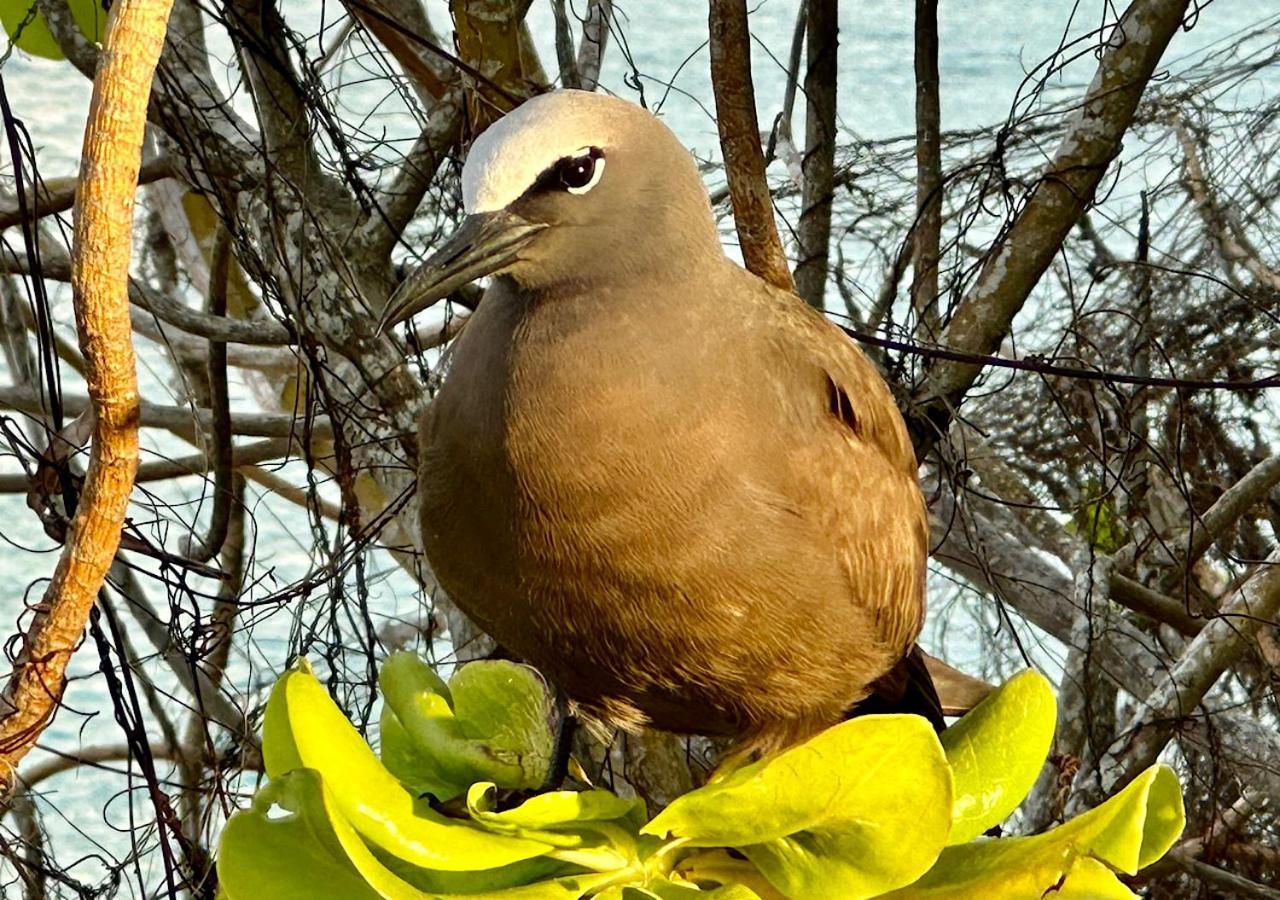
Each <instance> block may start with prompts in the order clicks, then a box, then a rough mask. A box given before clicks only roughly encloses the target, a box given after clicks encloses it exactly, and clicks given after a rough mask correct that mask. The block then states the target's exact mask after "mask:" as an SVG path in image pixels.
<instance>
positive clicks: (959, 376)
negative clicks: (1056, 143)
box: [907, 0, 1189, 457]
mask: <svg viewBox="0 0 1280 900" xmlns="http://www.w3.org/2000/svg"><path fill="white" fill-rule="evenodd" d="M1188 3H1189V0H1133V2H1132V3H1131V4H1130V5H1129V8H1128V9H1126V10H1125V12H1124V14H1123V15H1122V16H1121V17H1120V21H1118V22H1117V23H1116V25H1115V27H1114V28H1113V29H1112V31H1111V35H1110V37H1109V39H1108V40H1107V44H1106V52H1105V53H1104V54H1103V56H1102V60H1101V62H1100V63H1099V65H1098V70H1097V74H1096V75H1095V76H1094V79H1093V83H1092V84H1091V85H1090V86H1089V90H1088V93H1087V95H1086V96H1085V98H1084V102H1083V104H1082V106H1081V108H1080V110H1079V112H1078V113H1077V116H1076V119H1075V122H1074V123H1073V125H1072V126H1071V127H1070V129H1069V130H1068V132H1067V135H1066V137H1065V138H1064V139H1063V141H1062V144H1061V146H1060V147H1059V148H1058V152H1057V154H1056V155H1055V156H1054V158H1053V160H1052V161H1051V162H1050V163H1049V165H1048V166H1047V167H1046V169H1045V171H1044V172H1043V174H1042V175H1041V178H1040V180H1039V181H1038V182H1037V183H1036V186H1035V188H1034V190H1033V191H1032V192H1031V195H1030V196H1029V197H1028V198H1027V200H1026V203H1025V205H1024V206H1023V208H1022V211H1021V212H1020V213H1019V214H1018V216H1017V218H1016V219H1014V222H1013V224H1012V225H1011V226H1010V227H1009V229H1008V231H1007V232H1006V233H1005V234H1004V235H1003V237H1002V239H1001V240H1000V241H999V242H997V244H996V245H995V246H994V247H993V248H992V249H991V252H990V254H989V255H988V258H987V262H986V264H985V265H984V266H983V267H982V270H981V272H980V273H979V274H978V278H977V281H976V283H975V284H974V285H973V287H972V288H971V289H970V290H969V292H968V294H967V295H966V296H965V298H964V300H963V301H962V302H961V303H960V306H959V308H958V309H957V310H956V312H955V315H954V316H952V318H951V321H950V323H949V324H948V325H947V329H946V332H945V334H944V335H943V342H944V343H945V344H946V345H947V346H948V347H949V348H951V349H953V350H961V351H964V352H973V353H981V354H989V353H992V352H994V351H995V350H996V349H997V348H998V347H999V345H1000V341H1001V340H1002V339H1003V338H1004V336H1005V335H1006V334H1007V333H1008V331H1009V326H1010V324H1011V323H1012V322H1013V317H1014V316H1015V315H1017V313H1018V311H1019V310H1020V309H1022V305H1023V303H1025V302H1026V299H1027V297H1028V296H1030V294H1031V291H1032V289H1033V288H1034V287H1035V286H1036V284H1037V282H1039V280H1040V276H1041V275H1043V274H1044V272H1045V270H1046V269H1047V268H1048V267H1049V263H1050V262H1051V261H1052V260H1053V257H1054V255H1055V254H1056V253H1057V252H1058V250H1059V249H1060V248H1061V246H1062V241H1063V239H1064V238H1065V237H1066V236H1067V234H1068V233H1069V232H1070V231H1071V229H1072V227H1074V226H1075V224H1076V222H1078V221H1079V219H1080V216H1081V215H1082V214H1083V213H1084V211H1085V209H1086V208H1087V207H1088V205H1089V204H1090V203H1091V202H1092V201H1093V195H1094V191H1095V190H1096V189H1097V187H1098V184H1099V183H1100V182H1101V180H1102V176H1103V175H1104V174H1105V173H1106V170H1107V168H1108V166H1110V164H1111V161H1112V160H1113V159H1115V157H1116V155H1117V154H1118V153H1119V152H1120V142H1121V139H1122V138H1123V137H1124V134H1125V132H1126V131H1127V130H1128V128H1129V125H1130V124H1131V123H1132V122H1133V116H1134V112H1135V111H1136V110H1137V107H1138V101H1139V100H1140V99H1141V98H1142V92H1143V90H1144V89H1145V88H1146V86H1147V82H1148V81H1150V79H1151V76H1152V74H1153V73H1154V72H1155V69H1156V66H1157V65H1158V64H1159V62H1160V57H1161V56H1162V55H1163V54H1164V50H1165V47H1167V46H1168V44H1169V41H1170V39H1171V38H1172V37H1173V35H1174V34H1175V33H1176V32H1177V30H1178V29H1179V27H1181V25H1182V18H1183V16H1184V15H1185V14H1186V10H1187V5H1188ZM981 373H982V368H981V366H978V365H975V364H972V363H961V362H954V361H939V362H938V363H936V364H935V365H932V366H930V367H929V370H928V374H927V376H926V378H925V381H924V383H923V384H921V385H920V386H919V387H918V388H917V389H916V391H915V395H914V398H913V405H912V408H911V410H910V411H909V414H908V417H907V424H908V427H909V429H910V430H911V433H912V439H913V442H914V443H915V446H916V455H917V456H919V457H923V455H924V454H925V452H927V450H928V449H929V448H930V447H932V446H933V444H934V443H935V442H936V441H937V439H938V437H939V436H940V435H943V434H945V433H946V427H947V423H948V422H949V421H950V419H951V417H952V415H953V412H954V410H955V409H956V408H958V407H959V406H960V404H961V402H962V401H963V400H964V395H965V393H966V392H967V391H968V390H969V387H970V386H971V385H972V384H973V383H974V381H975V380H977V378H978V376H979V375H980V374H981Z"/></svg>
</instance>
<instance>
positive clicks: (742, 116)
mask: <svg viewBox="0 0 1280 900" xmlns="http://www.w3.org/2000/svg"><path fill="white" fill-rule="evenodd" d="M708 27H709V31H710V36H711V85H712V88H713V90H714V92H715V97H716V125H717V127H718V128H719V130H720V148H721V151H722V152H723V154H724V166H725V175H726V176H727V177H728V181H729V198H730V200H731V201H732V203H733V218H734V224H735V225H736V227H737V230H738V241H739V243H740V244H741V247H742V258H743V260H744V261H745V262H746V264H747V268H748V269H750V270H751V271H752V272H754V273H755V274H756V275H759V276H760V277H761V278H763V279H764V280H765V281H767V282H769V283H770V284H772V285H774V286H776V287H779V288H782V289H783V290H785V291H794V290H795V282H794V281H792V279H791V270H790V269H789V268H788V267H787V257H786V254H785V253H784V252H783V250H782V241H781V239H780V238H779V237H778V228H777V225H776V223H775V222H774V220H773V200H772V198H771V197H770V196H769V182H768V180H767V179H766V177H765V165H764V149H763V148H762V147H761V146H760V126H759V124H758V122H757V121H756V92H755V86H754V85H753V84H752V82H751V33H750V31H749V29H748V27H747V3H746V0H711V15H710V19H709V21H708Z"/></svg>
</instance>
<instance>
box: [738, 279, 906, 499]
mask: <svg viewBox="0 0 1280 900" xmlns="http://www.w3.org/2000/svg"><path fill="white" fill-rule="evenodd" d="M739 280H740V282H741V286H740V288H739V293H740V294H741V295H742V297H743V300H744V303H743V305H742V306H743V322H744V325H743V327H744V328H745V329H746V330H747V331H749V332H750V333H751V340H752V342H753V343H755V344H756V346H757V352H761V353H764V354H765V355H767V356H768V357H770V358H771V360H772V365H771V366H770V369H771V371H772V372H773V375H774V377H775V378H777V379H780V381H781V384H780V389H781V390H782V391H783V393H784V396H787V397H790V398H792V400H793V402H795V403H798V404H803V405H804V406H806V407H808V408H812V407H814V406H815V405H816V406H817V407H818V408H819V409H820V411H821V412H822V414H823V415H825V417H826V418H829V419H830V418H834V419H836V420H838V421H839V422H840V423H841V424H843V425H844V426H845V427H846V428H847V429H848V430H849V431H850V432H852V434H853V435H854V436H855V437H857V438H858V439H859V440H860V441H862V442H863V443H865V444H867V445H869V447H871V448H874V449H875V450H876V451H877V452H878V453H879V454H880V455H882V456H883V457H884V459H885V461H886V462H888V463H889V464H890V465H891V466H892V467H893V468H895V469H898V470H899V471H902V472H905V473H909V474H910V475H911V477H912V478H914V477H915V469H916V463H915V454H914V451H913V450H912V447H911V441H910V438H909V436H908V434H907V430H906V425H905V423H904V422H903V419H902V414H901V413H900V412H899V410H898V406H897V403H896V401H895V400H894V396H893V393H892V391H891V390H890V388H889V385H888V383H887V382H886V380H885V378H884V376H883V375H882V374H881V372H880V371H879V369H878V368H877V367H876V366H875V364H874V363H872V362H871V360H870V359H868V358H867V356H866V354H864V353H863V352H862V350H861V349H859V347H858V345H857V344H855V343H854V342H853V340H852V339H851V338H850V337H849V336H848V335H847V334H845V332H844V331H843V330H841V329H840V328H839V327H838V326H836V325H835V324H834V323H832V322H831V321H830V320H828V319H827V318H826V316H824V315H823V314H822V313H821V312H820V311H818V310H816V309H814V308H813V307H811V306H809V304H807V303H805V302H804V301H803V300H801V299H800V298H799V297H797V296H796V295H795V294H792V293H790V292H787V291H783V290H781V289H779V288H776V287H774V286H772V285H770V284H767V283H766V282H764V281H761V280H760V279H759V278H756V277H755V276H754V275H750V274H749V273H747V272H745V271H742V276H740V279H739Z"/></svg>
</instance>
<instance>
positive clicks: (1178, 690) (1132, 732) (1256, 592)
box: [1099, 550, 1280, 789]
mask: <svg viewBox="0 0 1280 900" xmlns="http://www.w3.org/2000/svg"><path fill="white" fill-rule="evenodd" d="M1277 616H1280V550H1276V551H1275V552H1274V553H1272V554H1271V556H1270V557H1268V559H1267V560H1266V562H1264V563H1263V564H1262V566H1261V567H1260V568H1259V569H1258V571H1257V572H1256V573H1254V575H1253V577H1252V578H1250V579H1249V580H1248V581H1246V582H1245V583H1244V585H1243V586H1242V587H1241V588H1240V589H1239V590H1238V591H1237V592H1236V595H1235V597H1234V598H1233V599H1232V600H1231V602H1230V603H1228V604H1227V605H1226V606H1224V607H1223V609H1222V614H1221V615H1220V616H1218V617H1215V618H1214V619H1213V620H1212V621H1211V622H1209V623H1208V624H1207V625H1206V626H1205V627H1204V629H1203V630H1202V631H1201V632H1200V633H1199V634H1198V635H1196V636H1195V637H1194V638H1193V639H1192V640H1191V643H1190V644H1188V645H1187V647H1186V649H1185V650H1184V651H1183V653H1182V656H1181V657H1180V658H1179V660H1178V662H1177V663H1176V664H1175V665H1174V666H1173V668H1172V670H1170V671H1169V673H1168V675H1167V677H1166V678H1165V679H1164V680H1162V681H1161V683H1160V684H1159V686H1158V687H1156V689H1155V690H1153V691H1151V692H1150V693H1149V694H1147V695H1146V696H1145V697H1141V698H1140V707H1139V710H1138V712H1136V713H1135V714H1134V716H1133V717H1132V718H1131V719H1130V720H1129V722H1128V723H1127V724H1126V725H1125V727H1124V728H1123V729H1122V730H1121V732H1120V734H1121V740H1120V741H1119V742H1118V746H1116V747H1113V748H1112V750H1110V751H1109V752H1108V753H1107V755H1106V757H1104V759H1103V760H1102V761H1101V762H1100V764H1099V771H1100V773H1101V775H1102V778H1103V782H1104V784H1105V785H1106V786H1107V787H1108V789H1111V788H1112V787H1115V786H1117V785H1122V784H1125V783H1127V782H1128V781H1129V779H1131V778H1132V777H1133V776H1134V775H1136V774H1138V772H1140V771H1142V770H1143V769H1145V768H1146V767H1147V766H1149V765H1151V764H1152V763H1154V762H1155V761H1156V757H1157V756H1158V755H1159V754H1160V751H1161V750H1163V749H1164V747H1165V745H1166V744H1167V743H1168V742H1169V738H1170V737H1171V736H1172V735H1173V733H1174V730H1175V729H1176V728H1177V727H1178V724H1179V723H1180V722H1181V721H1182V720H1183V719H1184V718H1186V717H1187V716H1189V715H1191V714H1192V713H1193V711H1194V710H1195V708H1196V707H1197V706H1199V705H1200V702H1201V701H1202V700H1203V699H1204V696H1205V694H1207V693H1208V691H1209V689H1210V688H1211V687H1213V685H1214V684H1215V683H1216V682H1217V680H1218V678H1219V677H1220V676H1221V675H1222V673H1223V672H1224V671H1226V670H1227V669H1228V668H1230V667H1231V666H1233V665H1234V664H1235V663H1236V662H1237V661H1238V660H1239V659H1240V658H1241V657H1242V656H1243V655H1244V653H1245V651H1246V650H1247V649H1248V647H1249V646H1250V644H1252V638H1253V635H1254V634H1255V633H1256V632H1257V631H1258V629H1259V628H1261V627H1262V624H1263V623H1264V622H1267V623H1274V621H1275V620H1276V618H1277Z"/></svg>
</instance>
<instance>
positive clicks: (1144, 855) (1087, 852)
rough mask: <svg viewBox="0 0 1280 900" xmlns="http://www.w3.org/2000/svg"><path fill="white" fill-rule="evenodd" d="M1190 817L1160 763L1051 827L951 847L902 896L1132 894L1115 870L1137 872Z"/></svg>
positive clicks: (1003, 898) (1009, 898)
mask: <svg viewBox="0 0 1280 900" xmlns="http://www.w3.org/2000/svg"><path fill="white" fill-rule="evenodd" d="M1184 824H1185V819H1184V815H1183V808H1182V792H1181V789H1180V788H1179V785H1178V778H1177V776H1176V775H1174V773H1173V771H1172V770H1171V769H1169V768H1168V767H1167V766H1163V765H1155V766H1152V767H1151V768H1149V769H1147V770H1146V771H1145V772H1143V773H1142V774H1141V775H1139V776H1138V777H1137V778H1135V779H1134V780H1133V781H1132V782H1131V783H1130V784H1129V785H1128V786H1127V787H1126V788H1125V789H1124V790H1122V791H1121V792H1120V793H1118V794H1116V795H1115V796H1114V797H1112V798H1111V799H1110V800H1108V801H1107V802H1106V803H1103V804H1102V805H1100V806H1098V807H1097V808H1096V809H1093V810H1090V811H1089V812H1087V813H1083V814H1081V815H1079V816H1077V817H1076V818H1074V819H1072V820H1071V821H1070V822H1067V823H1066V824H1065V825H1061V826H1059V827H1058V828H1055V829H1053V830H1052V831H1049V832H1046V833H1045V834H1039V835H1034V836H1031V837H1018V838H996V839H991V840H978V841H974V842H973V843H970V844H962V845H959V846H954V847H948V848H947V849H946V850H944V851H943V853H942V855H941V856H940V857H939V858H938V862H937V864H936V865H935V866H934V867H933V868H932V869H931V870H930V871H929V873H928V874H927V875H925V876H924V877H923V878H921V879H920V880H919V881H918V882H916V883H915V884H913V885H911V886H910V887H907V888H904V889H902V890H900V891H896V892H894V893H893V894H891V895H889V896H891V897H893V898H895V900H961V898H972V897H982V898H983V900H1023V898H1026V897H1040V896H1042V895H1045V892H1046V891H1048V890H1049V888H1051V887H1053V886H1054V885H1059V887H1058V888H1057V889H1056V890H1055V892H1054V893H1052V894H1050V895H1048V896H1052V897H1054V898H1055V900H1057V898H1068V897H1069V898H1078V900H1083V898H1099V900H1110V898H1131V897H1133V896H1134V895H1133V894H1132V893H1131V892H1130V891H1129V890H1128V888H1126V887H1124V885H1122V884H1121V883H1120V881H1119V880H1118V879H1117V878H1116V876H1115V874H1114V873H1115V871H1120V872H1125V873H1128V874H1134V873H1136V872H1138V871H1139V870H1140V869H1142V868H1144V867H1145V866H1148V865H1150V864H1151V863H1153V862H1155V861H1156V860H1157V859H1159V858H1160V857H1161V856H1163V855H1164V854H1165V852H1166V851H1168V849H1169V848H1170V847H1171V846H1173V842H1174V841H1176V840H1177V839H1178V836H1179V835H1181V834H1182V828H1183V825H1184Z"/></svg>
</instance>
